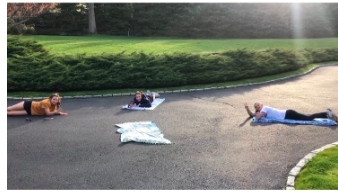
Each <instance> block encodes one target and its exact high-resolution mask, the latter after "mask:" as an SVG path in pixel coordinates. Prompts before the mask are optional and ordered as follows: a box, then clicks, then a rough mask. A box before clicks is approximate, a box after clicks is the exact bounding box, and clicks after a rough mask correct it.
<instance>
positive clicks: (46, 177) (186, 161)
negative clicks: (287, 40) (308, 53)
mask: <svg viewBox="0 0 338 192" xmlns="http://www.w3.org/2000/svg"><path fill="white" fill-rule="evenodd" d="M337 74H338V66H331V67H323V68H319V69H317V70H316V71H314V72H313V73H311V74H309V75H306V76H303V77H299V78H295V79H292V80H288V81H284V82H278V83H271V84H266V85H259V86H250V87H241V88H232V89H224V90H210V91H203V92H189V93H186V94H162V95H161V96H162V97H165V98H166V101H165V102H164V103H163V104H162V105H160V106H159V107H157V108H156V109H155V110H154V111H126V110H121V109H120V108H121V106H122V105H123V104H126V103H127V102H128V101H129V100H131V99H132V97H131V96H123V97H111V98H92V99H74V100H63V102H62V107H63V109H64V110H65V111H67V112H68V113H69V115H68V116H66V117H61V116H54V119H52V120H45V119H44V118H43V117H32V121H31V122H26V121H25V119H26V117H7V187H8V189H282V188H283V187H284V186H285V183H286V177H287V174H288V172H289V171H290V169H291V168H292V167H294V166H295V165H296V164H297V162H298V161H299V160H300V159H301V158H303V157H304V156H305V155H306V154H308V153H309V152H310V151H311V150H314V149H317V148H319V147H321V146H323V145H326V144H328V143H332V142H336V141H337V140H338V131H337V127H335V126H334V127H325V126H311V125H284V124H256V123H252V122H251V120H250V119H248V118H247V117H248V116H247V114H246V111H245V109H244V106H243V103H244V102H245V101H247V102H248V103H250V106H251V109H252V105H253V103H254V102H257V101H259V102H263V103H264V104H266V105H270V106H273V107H276V108H281V109H286V108H293V109H295V110H297V111H300V112H304V113H312V112H320V111H325V110H326V107H331V108H332V109H333V110H334V111H336V112H338V102H337V99H338V86H337V85H338V77H337ZM14 103H15V102H13V101H8V102H7V105H11V104H14ZM146 120H151V121H154V122H155V123H156V124H157V126H158V127H159V128H160V129H161V130H162V132H163V133H164V135H165V138H167V139H169V140H171V141H173V142H175V143H176V144H174V145H149V144H139V143H126V144H121V142H120V134H118V133H116V129H117V128H116V127H114V124H117V123H123V122H133V121H146Z"/></svg>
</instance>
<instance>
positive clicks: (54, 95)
mask: <svg viewBox="0 0 338 192" xmlns="http://www.w3.org/2000/svg"><path fill="white" fill-rule="evenodd" d="M53 97H58V102H57V103H56V109H59V108H60V106H61V98H60V94H59V93H52V94H51V95H50V96H49V99H52V98H53Z"/></svg>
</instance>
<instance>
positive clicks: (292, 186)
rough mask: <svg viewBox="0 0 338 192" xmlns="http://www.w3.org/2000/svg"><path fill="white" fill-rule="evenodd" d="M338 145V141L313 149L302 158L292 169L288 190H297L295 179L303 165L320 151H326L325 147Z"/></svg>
mask: <svg viewBox="0 0 338 192" xmlns="http://www.w3.org/2000/svg"><path fill="white" fill-rule="evenodd" d="M334 146H338V141H337V142H334V143H331V144H328V145H325V146H323V147H321V148H319V149H316V150H313V151H311V152H310V153H309V154H307V155H305V156H304V157H303V159H301V160H300V161H299V162H298V163H297V165H296V166H295V167H294V168H292V169H291V171H290V172H289V174H288V177H287V181H286V186H285V189H286V190H295V179H296V176H297V175H298V173H299V172H300V171H301V170H302V169H303V167H304V166H305V165H306V163H307V162H309V161H310V160H311V159H312V158H313V157H314V156H316V155H317V154H318V153H319V152H322V151H324V150H325V149H328V148H331V147H334Z"/></svg>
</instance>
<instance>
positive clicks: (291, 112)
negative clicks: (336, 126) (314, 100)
mask: <svg viewBox="0 0 338 192" xmlns="http://www.w3.org/2000/svg"><path fill="white" fill-rule="evenodd" d="M315 118H327V116H326V112H322V113H314V114H312V115H304V114H301V113H298V112H297V111H295V110H292V109H288V110H286V113H285V119H294V120H305V121H311V120H313V119H315Z"/></svg>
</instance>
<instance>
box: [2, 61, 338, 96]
mask: <svg viewBox="0 0 338 192" xmlns="http://www.w3.org/2000/svg"><path fill="white" fill-rule="evenodd" d="M337 65H338V63H337V64H327V65H321V66H317V67H313V68H312V69H310V70H309V71H307V72H304V73H301V74H298V75H291V76H287V77H283V78H279V79H273V80H270V81H263V82H259V83H247V84H239V85H230V86H221V87H209V88H202V89H187V90H173V91H152V92H157V93H164V94H171V93H185V92H196V91H207V90H213V89H230V88H235V87H246V86H252V85H262V84H267V83H271V82H278V81H282V80H287V79H292V78H296V77H300V76H303V75H307V74H309V73H311V72H313V71H314V70H316V69H318V68H321V67H328V66H337ZM134 94H135V93H134V92H133V93H114V94H103V95H76V96H63V97H61V98H62V99H87V98H103V97H119V96H132V95H134ZM47 98H48V97H7V100H41V99H47Z"/></svg>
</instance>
